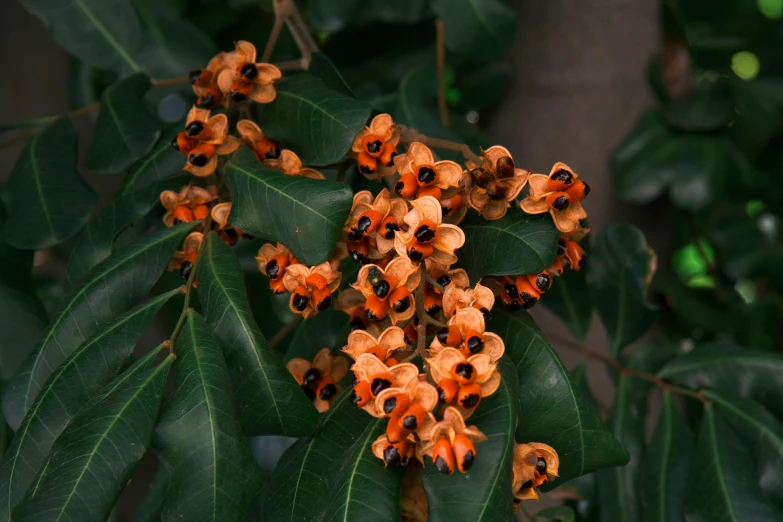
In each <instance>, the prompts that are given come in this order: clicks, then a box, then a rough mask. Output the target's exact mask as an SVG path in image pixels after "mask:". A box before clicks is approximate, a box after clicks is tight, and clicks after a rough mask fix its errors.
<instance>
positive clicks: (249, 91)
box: [217, 40, 282, 104]
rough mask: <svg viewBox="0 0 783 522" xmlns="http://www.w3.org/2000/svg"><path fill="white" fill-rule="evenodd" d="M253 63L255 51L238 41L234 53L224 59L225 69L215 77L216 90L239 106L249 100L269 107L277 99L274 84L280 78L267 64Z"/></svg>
mask: <svg viewBox="0 0 783 522" xmlns="http://www.w3.org/2000/svg"><path fill="white" fill-rule="evenodd" d="M255 62H256V47H255V45H253V44H251V43H250V42H246V41H244V40H240V41H238V42H237V43H236V49H235V50H234V51H232V52H230V53H227V54H226V56H225V68H224V69H223V70H222V71H221V72H220V74H219V75H218V80H217V81H218V86H219V87H220V90H221V91H222V92H223V94H224V95H227V96H226V97H225V98H224V100H225V101H224V103H225V104H228V98H231V100H233V101H235V102H240V101H243V100H245V99H246V98H250V99H251V100H253V101H254V102H257V103H270V102H272V101H274V99H275V97H276V96H277V91H276V90H275V86H274V82H275V81H277V80H279V79H280V78H281V77H282V74H281V73H280V69H278V68H277V67H275V66H274V65H271V64H268V63H255Z"/></svg>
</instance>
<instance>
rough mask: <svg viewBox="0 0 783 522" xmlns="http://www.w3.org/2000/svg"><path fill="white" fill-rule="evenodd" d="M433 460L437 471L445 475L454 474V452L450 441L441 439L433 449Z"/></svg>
mask: <svg viewBox="0 0 783 522" xmlns="http://www.w3.org/2000/svg"><path fill="white" fill-rule="evenodd" d="M432 460H433V463H434V464H435V469H437V470H438V471H439V472H440V473H443V474H444V475H450V474H452V473H454V451H453V450H452V449H451V444H450V443H449V440H448V439H440V440H439V441H437V442H436V443H435V446H434V447H433V448H432Z"/></svg>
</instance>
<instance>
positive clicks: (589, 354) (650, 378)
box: [544, 333, 708, 402]
mask: <svg viewBox="0 0 783 522" xmlns="http://www.w3.org/2000/svg"><path fill="white" fill-rule="evenodd" d="M544 337H546V338H547V339H550V340H552V341H555V342H557V343H560V344H562V345H563V346H565V347H567V348H569V349H571V350H574V351H576V352H579V353H580V354H582V357H584V358H587V359H594V360H596V361H600V362H602V363H604V364H606V365H608V366H611V367H612V368H614V369H615V370H617V371H618V372H620V373H621V374H623V375H630V376H631V377H635V378H637V379H641V380H644V381H647V382H650V383H652V384H654V385H655V386H657V387H658V388H660V389H662V390H663V391H668V392H672V393H676V394H679V395H684V396H686V397H690V398H692V399H696V400H697V401H701V402H708V401H707V399H705V398H704V392H702V391H701V390H691V389H689V388H684V387H682V386H677V385H676V384H672V383H669V382H667V381H664V380H663V379H662V378H661V377H659V376H657V375H654V374H652V373H647V372H643V371H641V370H637V369H635V368H629V367H628V366H625V365H623V364H622V363H620V362H619V361H617V360H615V359H613V358H611V357H609V356H608V355H604V354H602V353H599V352H596V351H594V350H591V349H589V348H588V347H586V346H584V345H582V344H580V343H577V342H574V341H572V340H570V339H567V338H565V337H563V336H560V335H557V334H549V333H546V334H544Z"/></svg>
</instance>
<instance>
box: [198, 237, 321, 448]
mask: <svg viewBox="0 0 783 522" xmlns="http://www.w3.org/2000/svg"><path fill="white" fill-rule="evenodd" d="M200 255H201V258H200V260H199V265H198V281H199V287H198V292H199V300H200V302H201V303H202V305H203V306H204V315H205V317H206V320H207V322H208V323H209V326H210V328H211V329H212V333H213V335H214V336H215V338H216V339H218V340H219V341H220V344H221V345H222V347H223V352H224V353H225V357H226V366H227V367H228V373H229V377H230V381H231V392H232V397H233V399H234V407H235V408H236V412H237V417H238V418H239V420H240V423H241V424H242V428H243V430H244V432H245V434H246V435H287V436H289V437H299V436H302V435H310V434H312V433H314V432H315V430H316V427H317V426H318V411H317V410H316V409H315V407H314V406H313V404H312V402H310V401H309V400H308V399H307V397H306V396H305V394H304V393H302V390H301V389H300V387H299V385H298V384H297V383H296V381H295V380H294V378H293V376H292V375H291V373H290V372H289V371H288V370H287V369H286V367H285V366H283V363H282V362H281V360H280V358H279V357H278V355H277V354H275V353H272V352H271V351H270V350H269V347H268V346H267V344H266V339H264V336H263V334H262V333H261V331H260V330H259V328H258V325H257V324H256V322H255V320H254V319H253V315H252V313H251V311H250V303H249V302H248V299H247V294H246V293H245V290H244V289H245V284H244V281H243V279H242V269H241V267H240V266H239V262H238V261H237V258H236V255H235V254H234V252H232V251H231V247H229V246H228V245H227V244H226V243H225V242H224V241H223V240H222V239H221V238H220V237H219V236H217V235H216V234H209V235H208V236H207V241H206V243H205V245H204V247H203V249H202V252H201V254H200Z"/></svg>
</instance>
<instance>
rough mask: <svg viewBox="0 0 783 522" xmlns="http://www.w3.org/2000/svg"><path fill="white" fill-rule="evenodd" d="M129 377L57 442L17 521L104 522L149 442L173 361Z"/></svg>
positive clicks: (16, 513)
mask: <svg viewBox="0 0 783 522" xmlns="http://www.w3.org/2000/svg"><path fill="white" fill-rule="evenodd" d="M173 360H174V357H172V356H170V357H168V358H167V359H166V360H165V361H164V362H163V363H161V364H160V365H158V366H157V367H155V368H152V369H151V370H147V371H145V372H143V373H141V374H139V375H137V376H136V377H135V378H134V379H131V380H129V381H127V382H126V383H125V384H124V385H123V386H121V387H119V388H117V389H116V390H114V391H113V392H112V393H110V394H109V395H108V396H106V397H105V398H104V399H103V400H101V401H100V402H98V403H97V404H95V405H94V407H93V408H91V409H89V410H88V411H85V412H84V413H83V414H80V415H79V416H78V417H77V418H76V419H74V421H73V423H71V425H70V426H68V428H67V429H66V430H65V431H64V432H63V434H62V435H61V436H60V438H59V439H58V440H57V443H56V444H55V447H54V449H53V452H52V457H51V462H50V463H49V465H48V466H47V469H46V474H45V476H44V478H43V480H42V482H41V484H40V485H39V486H38V488H37V494H36V495H35V496H34V497H32V498H30V499H28V500H26V501H24V502H23V503H21V504H20V505H19V506H17V507H16V508H15V509H14V512H13V520H14V521H19V522H39V521H40V522H45V521H46V522H51V521H52V520H79V521H84V522H103V521H105V520H106V519H107V518H108V516H109V513H110V512H111V509H112V507H113V506H114V503H115V501H116V499H117V497H118V496H119V495H120V493H121V492H122V490H123V488H124V487H125V485H126V484H127V481H128V479H130V477H131V475H132V474H133V470H134V469H135V468H136V465H137V464H138V462H139V461H140V460H141V458H142V457H143V456H144V453H145V452H146V451H147V447H148V446H149V442H150V437H151V435H152V430H153V427H154V425H155V419H157V417H158V409H159V408H160V401H161V397H162V395H163V388H164V385H165V384H166V376H167V375H168V372H169V369H170V368H171V363H172V362H173Z"/></svg>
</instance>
